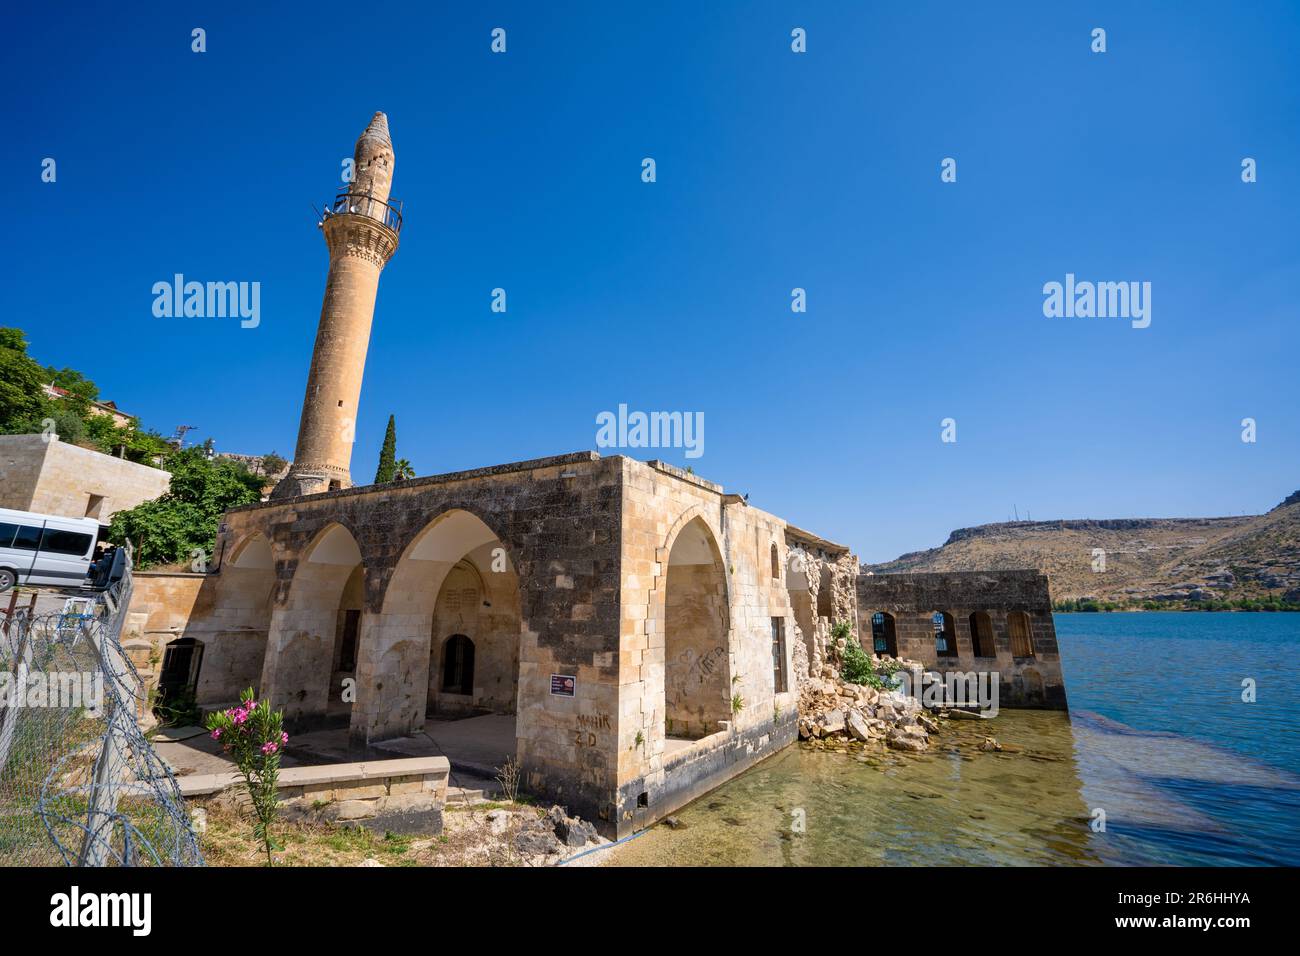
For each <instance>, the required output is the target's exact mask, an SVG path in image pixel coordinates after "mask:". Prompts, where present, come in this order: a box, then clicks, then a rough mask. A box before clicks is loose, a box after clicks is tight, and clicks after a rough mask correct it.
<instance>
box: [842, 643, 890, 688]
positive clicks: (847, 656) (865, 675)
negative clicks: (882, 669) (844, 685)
mask: <svg viewBox="0 0 1300 956" xmlns="http://www.w3.org/2000/svg"><path fill="white" fill-rule="evenodd" d="M840 677H842V678H843V679H844V680H845V681H847V682H848V683H850V684H866V685H867V686H868V687H875V688H877V689H880V687H881V683H880V678H879V677H877V676H876V667H875V664H874V663H873V662H872V660H871V655H869V654H868V653H867V652H866V651H864V650H863V649H862V647H861V645H859V644H858V642H857V641H853V640H849V641H845V642H844V649H843V650H842V651H841V652H840Z"/></svg>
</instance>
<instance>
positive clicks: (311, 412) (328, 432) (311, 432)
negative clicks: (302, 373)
mask: <svg viewBox="0 0 1300 956" xmlns="http://www.w3.org/2000/svg"><path fill="white" fill-rule="evenodd" d="M354 162H355V170H354V176H353V182H352V184H351V185H350V187H349V188H348V191H347V192H345V193H340V194H339V195H338V196H337V197H335V200H334V206H333V208H331V209H327V210H326V211H325V214H324V217H323V218H322V220H321V223H320V228H321V229H322V230H323V231H324V233H325V242H326V244H327V245H328V246H329V250H330V270H329V276H328V278H327V279H326V280H325V302H324V304H323V305H322V306H321V312H320V325H319V326H318V327H317V329H316V347H315V349H314V350H313V352H312V356H311V371H310V372H309V373H308V375H307V394H306V396H305V397H304V398H303V401H302V421H301V423H300V424H299V425H298V448H297V451H296V452H295V453H294V456H293V467H292V468H291V469H290V470H289V474H288V475H286V476H285V477H284V478H283V479H281V481H280V483H279V484H277V485H276V486H275V491H274V492H272V493H271V497H272V498H293V497H296V496H298V495H310V494H315V493H316V492H319V491H332V490H334V489H336V488H348V487H351V485H352V476H351V472H350V470H349V469H350V465H351V462H352V439H353V433H354V431H355V429H356V421H357V402H358V400H359V399H360V397H361V373H362V372H363V370H364V369H365V365H366V348H367V347H368V346H369V344H370V323H371V321H372V320H373V319H374V314H375V295H376V294H377V293H378V291H379V273H380V272H382V271H383V269H384V264H385V263H387V262H388V259H389V257H390V256H392V254H393V252H394V251H396V249H397V235H398V232H399V231H400V230H401V228H402V214H401V211H400V210H401V204H400V203H396V202H394V203H390V202H389V200H388V191H389V189H390V188H391V187H392V184H393V142H392V140H391V139H389V136H388V117H386V116H385V115H384V114H383V113H376V114H375V116H374V119H372V120H371V121H370V125H369V126H367V127H366V130H365V132H364V133H362V134H361V138H360V139H358V140H357V148H356V153H355V159H354Z"/></svg>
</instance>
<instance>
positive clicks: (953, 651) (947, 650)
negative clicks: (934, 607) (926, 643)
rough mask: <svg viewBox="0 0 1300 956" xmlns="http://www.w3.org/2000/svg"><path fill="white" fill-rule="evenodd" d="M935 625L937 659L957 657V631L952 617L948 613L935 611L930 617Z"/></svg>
mask: <svg viewBox="0 0 1300 956" xmlns="http://www.w3.org/2000/svg"><path fill="white" fill-rule="evenodd" d="M930 623H931V624H933V625H934V653H935V656H936V657H956V656H957V629H956V628H955V627H954V626H953V623H952V615H951V614H949V613H948V612H946V611H935V612H934V613H933V614H932V615H930Z"/></svg>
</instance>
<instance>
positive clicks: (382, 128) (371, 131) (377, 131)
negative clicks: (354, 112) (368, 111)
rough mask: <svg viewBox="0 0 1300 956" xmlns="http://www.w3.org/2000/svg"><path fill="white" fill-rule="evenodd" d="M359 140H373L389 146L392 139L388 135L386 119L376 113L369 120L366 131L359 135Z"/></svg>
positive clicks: (381, 114)
mask: <svg viewBox="0 0 1300 956" xmlns="http://www.w3.org/2000/svg"><path fill="white" fill-rule="evenodd" d="M361 139H374V140H379V141H380V142H383V143H387V144H389V145H390V146H391V145H392V143H393V140H392V137H391V136H389V135H388V117H387V116H385V115H384V114H383V113H376V114H375V115H374V117H372V118H371V120H370V125H369V126H367V127H366V131H365V132H364V133H362V134H361Z"/></svg>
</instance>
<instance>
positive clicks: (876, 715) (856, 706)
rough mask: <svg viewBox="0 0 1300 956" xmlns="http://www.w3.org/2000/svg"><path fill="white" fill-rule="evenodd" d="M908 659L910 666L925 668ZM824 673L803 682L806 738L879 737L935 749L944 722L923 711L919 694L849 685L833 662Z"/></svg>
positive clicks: (901, 746) (916, 749)
mask: <svg viewBox="0 0 1300 956" xmlns="http://www.w3.org/2000/svg"><path fill="white" fill-rule="evenodd" d="M902 663H903V666H904V667H906V668H910V667H912V666H916V667H919V666H920V665H919V664H916V665H913V663H912V662H910V661H905V662H902ZM821 673H822V676H821V677H809V678H807V679H805V680H804V681H802V682H801V684H800V686H799V739H800V740H819V741H832V740H846V741H857V742H859V743H870V742H872V741H876V742H880V743H883V744H884V745H885V746H886V747H889V748H890V749H892V750H901V751H907V752H910V753H923V752H925V751H926V750H928V749H929V747H930V735H931V734H935V733H938V732H939V722H938V721H937V720H935V719H934V718H933V717H931V716H930V715H929V714H927V713H925V712H924V711H923V710H922V708H921V702H920V701H918V700H917V699H916V698H914V697H910V696H908V695H906V694H902V693H900V692H899V691H891V690H877V689H876V688H874V687H868V686H865V685H863V684H850V683H847V682H845V681H844V680H843V679H842V678H841V677H840V676H839V675H838V674H837V673H836V671H835V669H834V668H833V667H831V666H829V665H827V666H824V667H823V668H822V671H821Z"/></svg>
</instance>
